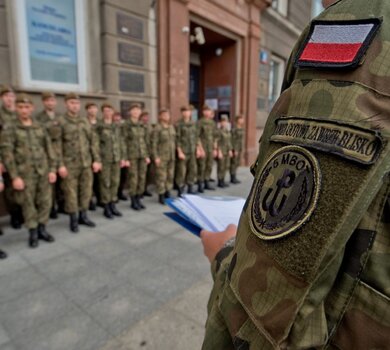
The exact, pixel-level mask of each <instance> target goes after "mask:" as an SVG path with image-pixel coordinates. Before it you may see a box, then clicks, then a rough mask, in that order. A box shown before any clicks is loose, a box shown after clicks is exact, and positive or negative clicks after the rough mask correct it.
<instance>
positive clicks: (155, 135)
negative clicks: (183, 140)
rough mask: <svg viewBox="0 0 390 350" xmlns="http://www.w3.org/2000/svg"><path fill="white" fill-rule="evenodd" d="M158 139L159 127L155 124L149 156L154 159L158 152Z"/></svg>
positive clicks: (157, 156)
mask: <svg viewBox="0 0 390 350" xmlns="http://www.w3.org/2000/svg"><path fill="white" fill-rule="evenodd" d="M158 139H159V127H158V126H157V125H156V126H155V128H154V129H153V133H152V154H151V156H152V157H153V158H154V159H156V158H159V157H160V156H159V152H158Z"/></svg>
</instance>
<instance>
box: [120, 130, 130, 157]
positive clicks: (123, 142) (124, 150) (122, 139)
mask: <svg viewBox="0 0 390 350" xmlns="http://www.w3.org/2000/svg"><path fill="white" fill-rule="evenodd" d="M119 145H120V149H121V160H128V159H129V156H128V154H127V144H126V135H125V133H124V128H123V127H122V126H119Z"/></svg>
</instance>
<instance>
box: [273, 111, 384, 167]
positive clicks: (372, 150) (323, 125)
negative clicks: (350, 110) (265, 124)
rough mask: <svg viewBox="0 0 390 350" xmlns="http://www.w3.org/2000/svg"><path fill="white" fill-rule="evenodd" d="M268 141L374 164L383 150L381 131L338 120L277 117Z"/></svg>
mask: <svg viewBox="0 0 390 350" xmlns="http://www.w3.org/2000/svg"><path fill="white" fill-rule="evenodd" d="M271 141H273V142H281V143H285V144H293V145H298V146H303V147H308V148H314V149H316V150H320V151H324V152H327V153H332V154H335V155H337V156H340V157H342V158H346V159H349V160H352V161H355V162H358V163H360V164H365V165H369V164H373V163H375V161H376V159H377V158H378V156H379V155H380V153H381V151H382V149H383V141H382V138H381V136H380V133H379V132H377V131H374V130H370V129H363V128H360V127H357V126H352V125H348V124H344V123H339V122H337V121H331V120H322V119H304V118H298V117H285V118H279V119H277V120H276V127H275V130H274V132H273V135H272V136H271Z"/></svg>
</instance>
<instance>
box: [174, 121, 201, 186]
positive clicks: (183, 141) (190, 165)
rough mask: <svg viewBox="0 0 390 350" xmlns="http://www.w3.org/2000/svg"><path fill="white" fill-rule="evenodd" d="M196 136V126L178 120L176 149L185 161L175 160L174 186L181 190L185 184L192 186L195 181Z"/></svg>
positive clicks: (192, 123) (190, 122)
mask: <svg viewBox="0 0 390 350" xmlns="http://www.w3.org/2000/svg"><path fill="white" fill-rule="evenodd" d="M197 145H198V136H197V130H196V124H195V123H194V122H192V121H189V122H188V123H186V122H185V121H184V120H180V121H179V122H178V123H177V125H176V147H178V148H179V147H180V148H181V150H182V151H183V153H184V155H185V157H186V158H185V159H184V160H182V159H179V158H177V159H176V185H177V186H178V187H179V188H181V187H183V186H184V185H185V184H187V185H193V184H194V183H195V180H196V171H197V166H196V146H197Z"/></svg>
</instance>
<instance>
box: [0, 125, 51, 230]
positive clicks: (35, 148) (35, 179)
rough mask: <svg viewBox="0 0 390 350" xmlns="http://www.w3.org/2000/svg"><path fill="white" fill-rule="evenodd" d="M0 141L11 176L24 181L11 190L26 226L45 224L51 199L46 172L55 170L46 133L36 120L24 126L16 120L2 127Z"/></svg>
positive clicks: (29, 227)
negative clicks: (21, 186)
mask: <svg viewBox="0 0 390 350" xmlns="http://www.w3.org/2000/svg"><path fill="white" fill-rule="evenodd" d="M1 145H2V153H3V157H4V164H5V166H6V167H7V170H8V173H9V176H10V178H11V180H14V179H15V178H17V177H21V178H22V179H23V181H24V183H25V189H24V190H22V191H15V199H16V201H17V203H18V204H20V205H21V206H22V211H23V216H24V220H25V225H26V227H27V228H28V229H35V228H37V227H38V224H43V225H46V224H47V221H48V219H49V213H50V208H51V203H52V201H51V186H50V184H49V179H48V174H49V172H54V173H55V172H56V159H55V156H54V152H53V150H52V148H51V142H50V137H49V135H48V134H47V133H46V130H45V129H44V128H42V127H41V126H40V124H39V123H36V122H33V124H32V125H31V126H24V125H23V124H22V123H21V122H19V121H16V122H15V123H12V124H8V125H7V126H6V127H5V129H4V130H3V133H2V142H1Z"/></svg>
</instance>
